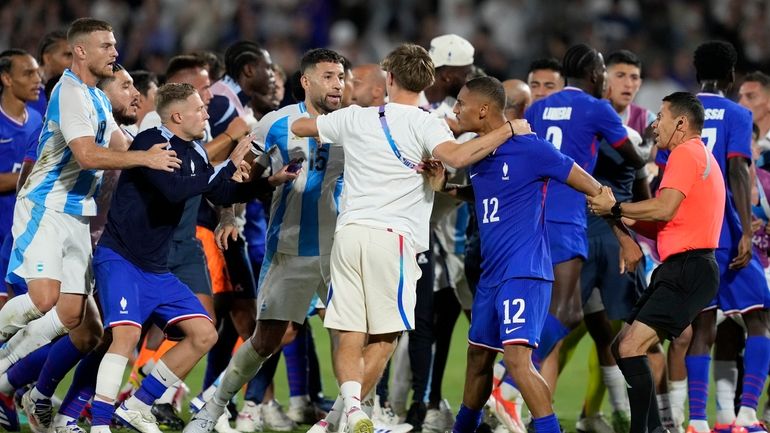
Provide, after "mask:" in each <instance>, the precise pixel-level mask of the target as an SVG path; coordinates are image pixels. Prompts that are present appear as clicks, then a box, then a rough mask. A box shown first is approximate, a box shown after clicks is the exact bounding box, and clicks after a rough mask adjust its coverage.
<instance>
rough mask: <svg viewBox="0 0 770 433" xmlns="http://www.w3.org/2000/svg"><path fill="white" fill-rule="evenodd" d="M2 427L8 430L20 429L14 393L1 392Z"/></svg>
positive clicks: (0, 422)
mask: <svg viewBox="0 0 770 433" xmlns="http://www.w3.org/2000/svg"><path fill="white" fill-rule="evenodd" d="M0 427H2V428H4V429H5V430H6V431H19V430H20V428H21V426H19V413H18V412H17V411H16V403H15V402H14V399H13V395H7V394H2V393H0Z"/></svg>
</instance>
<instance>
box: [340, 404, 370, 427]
mask: <svg viewBox="0 0 770 433" xmlns="http://www.w3.org/2000/svg"><path fill="white" fill-rule="evenodd" d="M347 419H348V420H347V427H346V430H347V433H374V423H372V420H371V419H369V417H368V416H366V414H365V413H364V411H363V410H361V408H358V407H354V408H353V409H350V412H348V414H347Z"/></svg>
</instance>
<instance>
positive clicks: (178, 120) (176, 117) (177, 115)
mask: <svg viewBox="0 0 770 433" xmlns="http://www.w3.org/2000/svg"><path fill="white" fill-rule="evenodd" d="M171 121H172V122H174V123H176V124H180V123H182V115H181V114H180V113H179V112H178V111H177V112H176V113H173V114H171Z"/></svg>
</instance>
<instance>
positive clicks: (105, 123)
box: [19, 69, 118, 216]
mask: <svg viewBox="0 0 770 433" xmlns="http://www.w3.org/2000/svg"><path fill="white" fill-rule="evenodd" d="M117 129H118V125H117V124H116V123H115V120H114V119H113V117H112V105H111V104H110V101H109V100H108V99H107V95H105V94H104V92H102V91H101V90H100V89H98V88H96V87H89V86H87V85H86V84H85V83H83V81H82V80H80V78H78V76H77V75H75V74H74V73H73V72H72V71H70V70H69V69H67V70H65V71H64V74H63V75H62V77H61V79H60V80H59V82H58V83H57V84H56V87H54V89H53V92H52V93H51V100H50V102H49V103H48V109H47V111H46V113H45V120H44V123H43V130H42V132H41V134H40V143H39V145H38V151H37V153H38V159H37V162H36V163H35V166H34V168H33V169H32V173H30V175H29V178H28V179H27V182H26V183H25V184H24V186H23V187H22V189H21V191H19V197H27V198H28V199H29V200H31V201H32V202H34V203H37V204H39V205H42V206H45V207H46V208H48V209H53V210H57V211H59V212H64V213H68V214H73V215H82V216H93V215H96V202H95V201H94V195H95V194H96V192H97V190H98V186H99V184H100V182H101V179H102V170H94V169H88V170H84V169H82V168H80V165H79V164H78V162H77V160H76V159H75V157H74V155H73V154H72V150H71V149H70V147H69V143H70V142H71V141H72V140H74V139H76V138H79V137H94V140H95V141H96V145H97V146H100V147H108V146H109V142H110V136H111V135H112V133H113V132H114V131H116V130H117Z"/></svg>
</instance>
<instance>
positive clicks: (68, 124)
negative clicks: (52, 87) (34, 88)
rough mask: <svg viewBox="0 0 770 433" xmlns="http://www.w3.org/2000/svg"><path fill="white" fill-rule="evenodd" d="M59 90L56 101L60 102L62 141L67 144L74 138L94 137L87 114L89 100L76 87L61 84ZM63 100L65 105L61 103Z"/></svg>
mask: <svg viewBox="0 0 770 433" xmlns="http://www.w3.org/2000/svg"><path fill="white" fill-rule="evenodd" d="M59 91H60V95H59V98H58V99H57V100H56V102H58V103H59V104H60V107H59V128H60V129H61V132H62V135H63V136H64V141H65V142H66V143H67V144H69V143H70V141H72V140H74V139H76V138H80V137H95V136H96V132H95V131H94V127H93V126H92V124H91V119H90V117H89V115H88V107H89V106H90V101H87V100H86V95H85V93H84V92H83V91H82V90H81V89H79V88H77V87H74V86H65V85H62V86H61V88H60V90H59ZM64 101H66V106H64V104H63V102H64ZM110 114H112V113H110ZM110 117H111V116H110Z"/></svg>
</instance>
